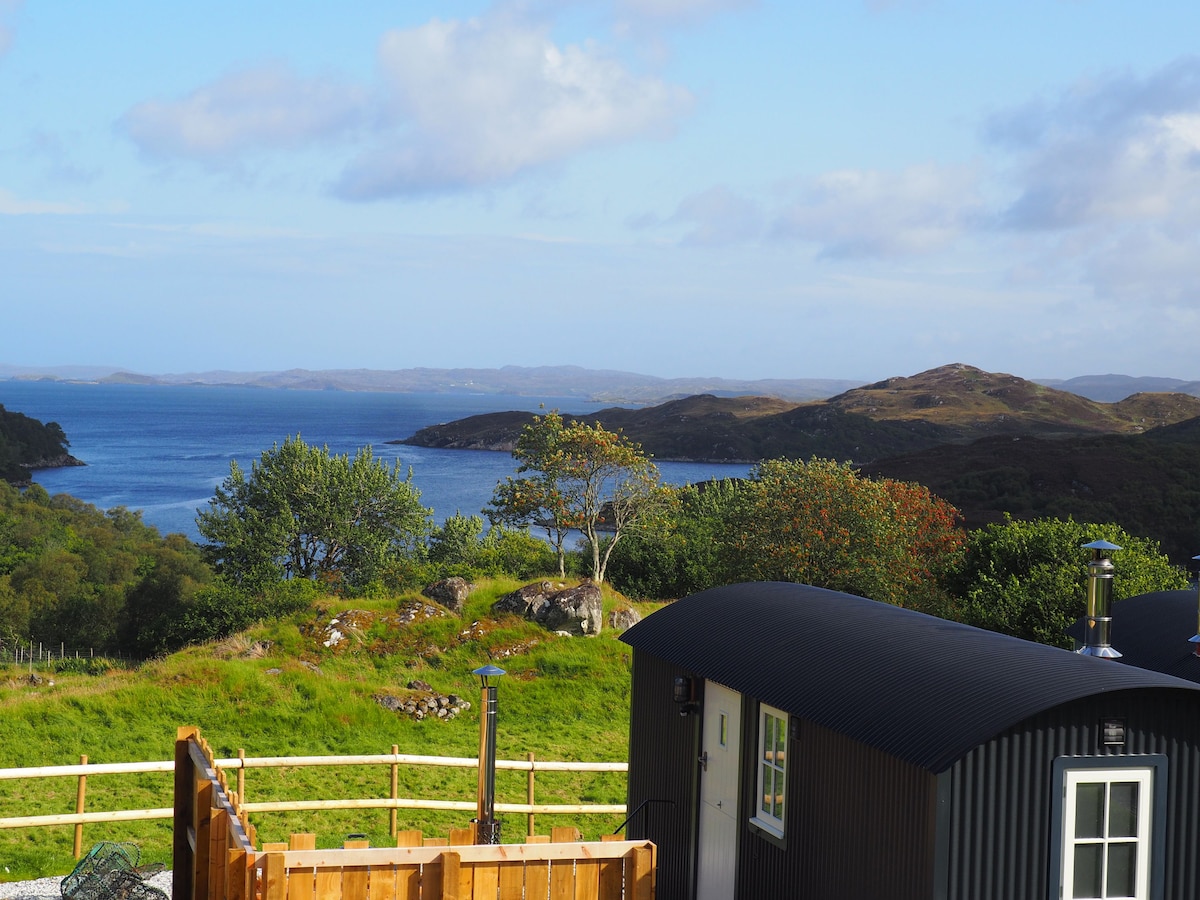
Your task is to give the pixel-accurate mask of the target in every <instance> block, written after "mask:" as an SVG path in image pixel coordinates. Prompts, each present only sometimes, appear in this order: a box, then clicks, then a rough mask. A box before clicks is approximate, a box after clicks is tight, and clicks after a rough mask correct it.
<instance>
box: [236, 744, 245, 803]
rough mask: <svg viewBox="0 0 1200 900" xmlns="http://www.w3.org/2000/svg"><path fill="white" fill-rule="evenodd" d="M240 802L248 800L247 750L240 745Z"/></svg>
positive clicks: (238, 782) (238, 783) (238, 778)
mask: <svg viewBox="0 0 1200 900" xmlns="http://www.w3.org/2000/svg"><path fill="white" fill-rule="evenodd" d="M238 764H239V765H238V777H237V786H238V803H245V802H246V750H245V748H244V747H238Z"/></svg>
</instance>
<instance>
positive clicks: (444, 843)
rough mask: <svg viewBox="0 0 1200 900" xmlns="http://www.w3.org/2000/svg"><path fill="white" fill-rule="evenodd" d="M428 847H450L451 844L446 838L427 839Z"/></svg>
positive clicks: (426, 844)
mask: <svg viewBox="0 0 1200 900" xmlns="http://www.w3.org/2000/svg"><path fill="white" fill-rule="evenodd" d="M425 846H426V847H449V846H450V842H449V841H448V840H446V839H445V838H425Z"/></svg>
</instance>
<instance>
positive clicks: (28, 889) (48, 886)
mask: <svg viewBox="0 0 1200 900" xmlns="http://www.w3.org/2000/svg"><path fill="white" fill-rule="evenodd" d="M61 883H62V876H61V875H56V876H54V877H53V878H39V879H37V881H10V882H9V883H8V884H0V900H62V891H61V889H60V888H59V885H60V884H61ZM146 883H147V884H149V885H153V886H154V887H156V888H158V889H159V890H160V891H164V892H166V895H167V896H168V897H170V896H171V873H170V872H159V873H158V874H157V875H154V876H152V877H150V878H147V879H146Z"/></svg>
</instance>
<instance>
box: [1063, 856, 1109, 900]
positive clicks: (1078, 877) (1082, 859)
mask: <svg viewBox="0 0 1200 900" xmlns="http://www.w3.org/2000/svg"><path fill="white" fill-rule="evenodd" d="M1103 851H1104V845H1103V844H1077V845H1076V847H1075V888H1074V890H1073V891H1071V896H1072V897H1073V898H1074V897H1099V896H1101V894H1100V866H1101V861H1102V859H1103V856H1102V854H1103Z"/></svg>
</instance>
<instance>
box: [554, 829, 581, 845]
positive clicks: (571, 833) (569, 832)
mask: <svg viewBox="0 0 1200 900" xmlns="http://www.w3.org/2000/svg"><path fill="white" fill-rule="evenodd" d="M579 839H580V834H579V829H578V828H575V827H574V826H572V825H555V826H554V827H553V828H551V829H550V840H551V842H552V843H555V844H569V843H572V842H574V841H578V840H579Z"/></svg>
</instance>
